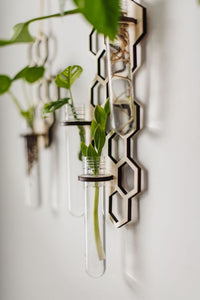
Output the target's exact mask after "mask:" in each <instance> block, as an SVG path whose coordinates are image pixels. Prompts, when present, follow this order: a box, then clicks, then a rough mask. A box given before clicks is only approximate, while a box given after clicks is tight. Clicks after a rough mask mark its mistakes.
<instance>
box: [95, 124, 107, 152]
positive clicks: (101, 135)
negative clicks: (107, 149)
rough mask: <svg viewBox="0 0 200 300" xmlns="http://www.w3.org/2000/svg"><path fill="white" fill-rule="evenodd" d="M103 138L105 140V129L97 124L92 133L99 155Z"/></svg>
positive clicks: (103, 142) (103, 141)
mask: <svg viewBox="0 0 200 300" xmlns="http://www.w3.org/2000/svg"><path fill="white" fill-rule="evenodd" d="M105 140H106V134H105V130H104V128H102V126H100V125H98V126H97V128H96V130H95V133H94V143H95V147H96V149H97V152H98V155H99V156H100V155H101V152H102V149H103V146H104V144H105Z"/></svg>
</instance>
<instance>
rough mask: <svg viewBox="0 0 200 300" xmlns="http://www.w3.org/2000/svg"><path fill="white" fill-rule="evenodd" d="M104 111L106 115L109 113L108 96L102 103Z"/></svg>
mask: <svg viewBox="0 0 200 300" xmlns="http://www.w3.org/2000/svg"><path fill="white" fill-rule="evenodd" d="M104 111H105V113H106V115H107V116H108V115H109V114H110V100H109V98H108V99H107V101H106V103H105V105H104Z"/></svg>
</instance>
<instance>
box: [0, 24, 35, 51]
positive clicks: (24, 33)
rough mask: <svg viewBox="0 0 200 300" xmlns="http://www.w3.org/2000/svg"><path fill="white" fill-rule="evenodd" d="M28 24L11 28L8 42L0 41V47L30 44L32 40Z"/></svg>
mask: <svg viewBox="0 0 200 300" xmlns="http://www.w3.org/2000/svg"><path fill="white" fill-rule="evenodd" d="M28 25H29V24H28V23H19V24H16V25H15V26H14V27H13V35H12V37H11V39H10V40H0V46H6V45H9V44H16V43H31V42H34V40H35V39H34V38H33V37H32V35H31V34H30V32H29V28H28Z"/></svg>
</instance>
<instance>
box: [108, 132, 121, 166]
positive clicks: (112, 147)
mask: <svg viewBox="0 0 200 300" xmlns="http://www.w3.org/2000/svg"><path fill="white" fill-rule="evenodd" d="M108 156H109V157H110V158H111V159H112V161H113V162H114V163H117V162H119V161H120V160H121V159H122V158H123V157H124V139H122V138H121V137H120V135H118V134H116V133H114V134H113V135H112V136H111V137H110V138H109V139H108Z"/></svg>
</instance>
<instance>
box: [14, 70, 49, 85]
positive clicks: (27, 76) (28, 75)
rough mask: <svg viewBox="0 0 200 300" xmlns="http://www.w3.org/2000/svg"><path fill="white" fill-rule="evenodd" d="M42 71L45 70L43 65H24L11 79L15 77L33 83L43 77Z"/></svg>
mask: <svg viewBox="0 0 200 300" xmlns="http://www.w3.org/2000/svg"><path fill="white" fill-rule="evenodd" d="M44 72H45V68H44V67H43V66H41V67H29V66H26V67H25V68H23V69H22V70H21V71H19V72H18V73H17V74H16V75H15V77H14V78H13V81H14V80H17V79H24V80H25V81H27V82H28V83H34V82H36V81H38V80H39V79H41V78H42V77H43V75H44Z"/></svg>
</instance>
